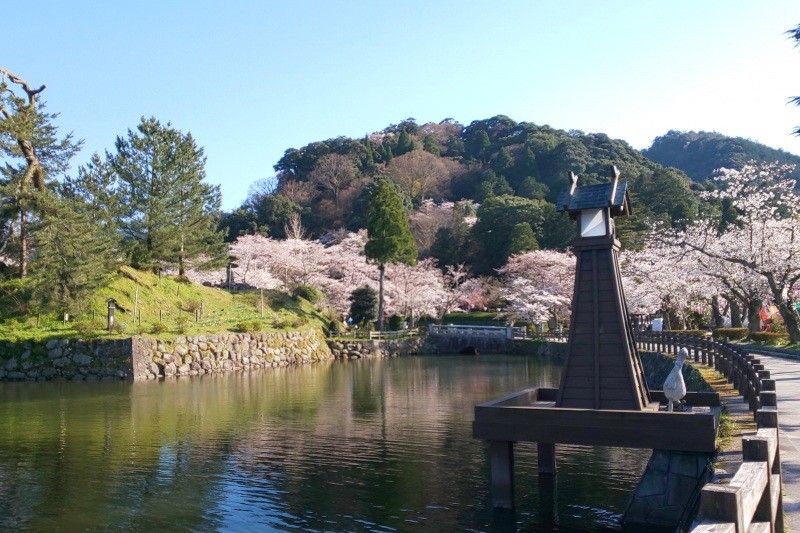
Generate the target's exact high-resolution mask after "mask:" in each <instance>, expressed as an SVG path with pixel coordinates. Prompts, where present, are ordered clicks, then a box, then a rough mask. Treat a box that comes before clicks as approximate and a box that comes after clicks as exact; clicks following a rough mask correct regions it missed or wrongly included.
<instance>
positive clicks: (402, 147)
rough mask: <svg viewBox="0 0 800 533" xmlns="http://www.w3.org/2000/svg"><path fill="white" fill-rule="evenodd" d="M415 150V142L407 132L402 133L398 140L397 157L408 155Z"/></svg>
mask: <svg viewBox="0 0 800 533" xmlns="http://www.w3.org/2000/svg"><path fill="white" fill-rule="evenodd" d="M413 149H414V140H413V139H412V138H411V135H409V134H408V132H407V131H406V130H403V131H401V132H400V137H399V138H398V139H397V147H396V148H395V149H394V155H395V156H401V155H403V154H407V153H408V152H410V151H412V150H413Z"/></svg>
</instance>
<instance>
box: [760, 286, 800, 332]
mask: <svg viewBox="0 0 800 533" xmlns="http://www.w3.org/2000/svg"><path fill="white" fill-rule="evenodd" d="M766 278H767V283H768V284H769V290H770V293H772V300H773V301H774V302H775V306H776V307H777V308H778V311H779V312H780V314H781V318H783V324H784V326H786V333H788V334H789V341H790V342H793V343H798V342H800V317H798V315H797V311H796V310H795V308H794V305H793V304H792V302H791V301H788V298H787V297H786V294H785V293H784V291H783V290H781V287H779V286H778V284H777V283H775V279H774V278H773V277H772V276H766Z"/></svg>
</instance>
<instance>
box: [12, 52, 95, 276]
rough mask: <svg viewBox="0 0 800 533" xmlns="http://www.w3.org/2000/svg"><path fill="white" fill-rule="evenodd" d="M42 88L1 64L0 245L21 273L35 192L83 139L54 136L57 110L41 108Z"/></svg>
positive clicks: (66, 164) (64, 166)
mask: <svg viewBox="0 0 800 533" xmlns="http://www.w3.org/2000/svg"><path fill="white" fill-rule="evenodd" d="M44 89H45V86H44V85H42V86H41V87H39V88H33V87H31V86H30V84H29V83H28V82H27V81H25V80H24V79H23V78H21V77H19V76H17V75H16V74H14V73H13V72H11V71H9V70H8V69H5V68H2V67H0V162H2V163H3V164H2V165H0V196H1V197H2V199H3V201H2V204H1V205H0V218H2V219H4V220H3V222H4V223H5V226H6V227H7V228H8V229H7V230H6V231H4V232H3V233H4V234H3V235H2V237H3V239H4V241H3V242H2V243H0V249H4V250H5V251H6V253H9V251H11V250H13V251H14V252H15V255H16V257H17V263H18V265H17V266H18V272H19V276H20V277H25V276H26V274H27V267H28V258H29V255H30V246H29V245H30V235H29V233H30V227H29V226H30V223H31V221H32V220H33V219H34V218H35V213H36V210H37V205H36V202H37V194H36V192H37V191H38V192H41V191H44V190H45V189H46V188H47V187H48V183H47V182H48V180H49V179H51V178H52V177H53V176H55V175H56V174H60V173H63V172H64V171H66V169H67V168H68V167H69V161H70V159H71V158H72V156H73V155H75V154H76V153H77V152H78V151H79V150H80V147H81V144H82V141H74V140H73V138H72V134H68V135H66V136H64V137H61V138H60V137H59V135H58V128H57V127H56V126H55V125H53V120H54V119H55V118H56V117H57V116H58V115H55V114H49V113H45V111H44V107H45V106H44V103H43V102H41V101H40V100H39V94H40V93H41V92H42V91H44ZM12 228H16V231H14V230H13V229H12ZM9 244H11V246H8V245H9Z"/></svg>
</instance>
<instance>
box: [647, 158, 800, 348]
mask: <svg viewBox="0 0 800 533" xmlns="http://www.w3.org/2000/svg"><path fill="white" fill-rule="evenodd" d="M791 169H792V167H790V166H786V165H778V164H765V163H762V164H755V163H751V164H749V165H746V166H745V167H743V168H742V169H741V170H727V169H721V170H720V171H719V174H718V175H717V176H716V177H715V180H716V182H717V183H718V185H719V189H718V190H716V191H714V192H711V193H708V194H707V196H708V197H709V198H713V199H718V200H725V201H728V202H730V204H731V205H732V207H733V209H734V210H735V213H736V214H737V220H736V221H735V223H732V224H728V225H727V226H726V227H725V228H724V229H722V230H720V224H719V223H718V222H717V221H715V220H711V219H705V220H700V221H698V222H696V223H695V224H693V225H692V226H690V227H688V228H687V229H686V230H684V231H673V232H668V233H666V234H665V235H664V236H663V237H662V239H661V240H662V241H664V242H669V243H672V244H675V245H678V246H682V247H684V248H685V249H688V250H692V251H694V252H696V253H698V254H702V255H704V256H706V257H708V258H711V259H714V260H715V261H719V262H721V263H726V264H731V265H737V266H738V267H741V268H742V269H743V270H744V273H745V274H746V275H748V276H750V277H754V278H760V279H761V280H762V281H763V282H764V283H766V286H767V288H768V289H769V294H770V296H771V298H772V300H773V302H774V303H775V306H776V307H777V308H778V310H779V311H780V314H781V317H782V318H783V321H784V324H785V325H786V330H787V332H788V333H789V338H790V340H791V341H792V342H800V316H798V312H797V310H796V307H795V305H796V302H795V301H794V298H795V295H796V292H795V291H793V288H794V287H796V286H797V285H798V283H800V194H798V192H797V191H796V189H795V182H794V180H793V179H790V178H789V177H788V174H789V172H790V171H791Z"/></svg>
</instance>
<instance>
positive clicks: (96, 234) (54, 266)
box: [30, 191, 119, 314]
mask: <svg viewBox="0 0 800 533" xmlns="http://www.w3.org/2000/svg"><path fill="white" fill-rule="evenodd" d="M36 195H37V199H36V200H37V205H38V214H39V216H38V219H37V221H36V223H35V224H34V225H33V226H32V228H31V229H32V232H31V233H32V235H33V238H34V244H35V248H36V254H35V257H34V259H33V260H32V261H31V265H30V278H31V281H32V282H33V283H32V286H33V296H34V299H35V300H36V301H37V302H38V303H39V304H40V305H42V306H43V307H44V308H46V309H47V308H49V309H54V310H57V311H58V312H59V313H69V314H79V313H80V312H81V311H83V310H84V307H85V300H86V297H87V296H88V295H90V294H91V293H93V292H94V291H96V290H97V289H98V288H101V287H103V286H104V285H106V284H107V283H109V282H110V277H109V274H110V273H111V272H112V271H113V269H114V267H115V259H116V256H117V252H118V243H119V240H118V238H117V236H116V234H115V233H114V232H113V228H111V227H109V226H107V225H104V224H98V223H97V222H96V221H95V220H92V218H91V216H90V215H89V213H91V212H92V208H91V206H87V205H86V204H83V203H82V202H81V201H80V200H65V199H61V198H58V197H57V196H55V195H54V194H53V193H51V192H49V191H44V192H38V193H36Z"/></svg>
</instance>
